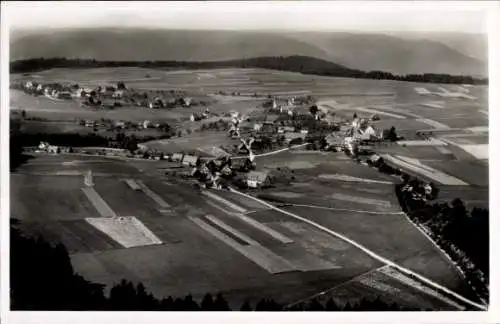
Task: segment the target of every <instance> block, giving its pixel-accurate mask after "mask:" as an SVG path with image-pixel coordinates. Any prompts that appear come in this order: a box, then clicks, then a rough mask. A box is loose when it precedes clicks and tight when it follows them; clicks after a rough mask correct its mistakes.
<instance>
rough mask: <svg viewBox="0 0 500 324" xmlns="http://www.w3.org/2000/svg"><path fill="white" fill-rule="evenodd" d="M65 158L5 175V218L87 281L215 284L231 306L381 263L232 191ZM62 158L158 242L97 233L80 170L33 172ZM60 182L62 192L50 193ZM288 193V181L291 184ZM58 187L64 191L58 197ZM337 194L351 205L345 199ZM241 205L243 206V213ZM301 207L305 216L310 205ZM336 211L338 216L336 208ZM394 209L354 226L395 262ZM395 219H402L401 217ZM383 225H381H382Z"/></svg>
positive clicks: (310, 288) (334, 281) (200, 288)
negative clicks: (58, 247)
mask: <svg viewBox="0 0 500 324" xmlns="http://www.w3.org/2000/svg"><path fill="white" fill-rule="evenodd" d="M72 159H73V157H69V156H67V157H65V156H38V157H36V158H34V159H32V160H30V161H29V163H28V164H26V165H24V166H22V167H21V168H20V169H19V171H18V172H17V173H13V175H12V178H11V179H12V180H11V181H12V182H11V187H12V198H11V199H12V205H11V206H12V217H15V218H19V219H21V221H22V225H21V226H22V228H23V230H24V231H25V232H26V233H30V234H32V235H42V236H43V237H45V238H46V239H48V240H49V241H51V242H53V243H56V242H63V243H64V244H65V245H66V246H67V247H68V250H69V251H70V253H71V260H72V263H73V265H74V267H75V270H76V271H78V272H79V273H81V274H82V275H83V276H84V277H85V278H87V279H89V280H93V281H96V282H101V283H104V284H106V285H107V289H109V288H110V285H112V284H113V283H115V282H118V281H119V280H120V279H121V278H127V279H129V280H131V281H133V282H138V281H141V282H143V283H144V284H145V285H146V286H147V287H148V289H149V290H150V291H152V292H153V293H154V294H155V295H156V296H158V297H163V296H168V295H173V296H181V295H185V294H188V293H191V294H193V296H194V297H195V298H196V299H200V298H201V297H202V296H203V295H204V294H205V293H206V292H212V293H217V292H222V293H224V295H225V296H226V298H227V299H228V300H229V301H230V304H231V306H233V307H239V306H240V305H241V303H242V302H243V301H244V300H247V299H248V300H250V301H255V300H257V299H260V298H262V297H263V296H267V297H272V298H274V299H275V300H277V301H279V302H282V303H285V304H286V303H293V302H295V301H298V300H301V299H304V298H308V297H309V296H312V295H314V294H316V293H317V292H319V291H321V290H327V289H330V288H332V287H335V286H337V285H341V284H342V283H343V282H348V281H349V280H351V279H353V278H356V277H358V276H361V275H363V274H365V273H368V272H369V271H372V270H374V269H378V268H380V267H381V266H382V264H380V262H378V261H377V260H374V259H372V258H371V257H369V256H368V255H366V254H364V253H363V252H362V251H360V250H358V249H357V248H355V247H354V246H351V245H350V244H347V243H346V242H343V241H341V240H339V239H338V238H336V237H333V236H330V235H328V234H326V233H322V232H321V231H318V229H316V228H314V227H312V226H310V225H308V224H305V223H301V222H298V221H297V220H294V219H292V218H290V217H288V216H286V215H284V214H282V213H278V212H275V211H271V210H268V209H267V207H265V206H264V205H261V204H259V203H257V202H254V201H252V200H249V199H244V198H242V197H241V196H239V195H236V194H233V193H230V192H214V193H212V194H211V193H208V195H203V196H198V194H196V193H194V192H193V190H192V189H191V188H190V187H188V186H185V185H182V184H177V185H173V184H170V183H168V182H164V181H159V180H158V179H156V178H155V177H151V176H149V175H147V174H145V173H140V172H137V171H136V172H133V171H131V172H130V173H129V175H128V176H126V175H124V176H123V177H122V176H119V177H114V178H113V177H106V176H104V173H105V171H106V170H104V167H103V165H106V168H107V170H108V172H114V167H115V166H117V167H119V168H125V166H120V164H123V163H124V162H115V161H111V160H108V162H106V163H104V162H103V161H104V160H107V159H104V158H90V157H86V158H82V159H81V160H79V162H72V163H68V162H71V161H72ZM63 165H72V168H74V169H78V168H80V171H85V170H88V169H89V168H97V169H99V170H100V172H101V173H103V176H95V177H94V183H95V187H94V189H95V192H96V194H97V195H98V196H99V197H101V199H102V200H103V201H105V202H106V204H107V205H108V206H109V208H110V209H111V210H113V212H114V213H115V214H116V215H117V216H118V217H126V219H129V218H130V217H132V216H133V217H135V219H137V221H140V222H141V223H142V224H143V226H144V227H145V228H147V229H148V231H150V232H151V233H153V234H154V236H155V237H157V238H158V240H160V241H161V244H159V245H148V244H150V243H148V242H145V241H140V242H138V243H137V244H139V246H136V247H130V248H124V246H123V243H124V241H122V242H121V243H120V242H119V240H117V238H116V234H110V235H109V236H108V235H106V234H104V232H106V231H104V232H103V231H101V230H98V229H97V228H95V227H93V226H91V225H90V224H89V223H88V222H87V221H85V219H97V220H98V221H99V222H101V221H100V220H99V219H102V220H104V219H106V218H101V216H100V214H99V212H98V210H97V209H95V208H94V207H93V205H92V204H91V202H90V201H89V199H88V198H87V197H86V196H85V194H84V193H83V191H82V189H81V188H82V187H83V177H81V176H55V175H52V176H47V175H45V176H42V175H39V173H41V172H49V171H50V168H52V169H60V168H61V167H62V166H63ZM38 168H40V170H38ZM131 170H132V169H131ZM124 171H125V169H124V170H123V171H120V173H121V172H124ZM126 180H133V181H134V183H135V184H137V186H138V187H140V188H141V189H139V190H138V189H137V188H135V187H134V188H131V187H130V186H129V184H127V181H126ZM63 183H64V185H63ZM337 185H340V186H341V188H342V190H344V192H350V193H351V194H352V195H354V193H353V192H354V191H356V195H357V196H363V195H365V197H366V198H367V199H368V198H369V197H371V199H375V198H373V197H374V196H373V195H375V196H378V197H383V198H379V199H381V200H382V199H383V200H386V199H387V193H388V192H390V190H392V186H390V185H382V186H386V187H387V190H386V191H383V190H382V191H380V192H379V193H375V194H374V193H370V192H369V189H372V192H373V191H374V190H376V189H377V186H380V184H367V186H363V188H361V189H364V190H365V191H363V190H355V189H354V188H355V185H354V184H353V183H352V182H342V183H340V184H337ZM318 186H319V185H318ZM58 187H61V190H59V191H54V188H58ZM298 187H299V188H300V186H298ZM325 187H326V186H325ZM325 187H318V188H319V189H317V190H318V192H319V191H321V190H325V191H326V190H327V189H325ZM63 188H64V190H62V189H63ZM145 189H147V190H145ZM379 189H380V188H379ZM367 190H368V192H367ZM295 191H297V190H296V189H295V186H292V188H291V189H290V192H295ZM330 194H331V193H330ZM61 195H62V197H64V199H60V197H61ZM366 195H368V196H366ZM28 197H29V199H28ZM214 197H215V198H214ZM217 197H220V198H217ZM340 198H344V197H340ZM391 199H392V198H391ZM48 202H50V203H48ZM228 202H229V203H228ZM339 202H340V203H342V204H344V203H345V204H349V203H350V202H349V201H346V200H345V199H340V200H339ZM391 205H392V202H391ZM235 208H236V209H235ZM294 208H300V207H294ZM380 208H387V206H385V205H381V206H380ZM386 210H387V209H386ZM242 211H245V212H244V213H243V214H242V213H241V212H242ZM307 214H311V213H310V211H309V212H308V213H306V215H307ZM318 215H322V213H318ZM335 215H338V217H345V216H343V215H344V214H343V213H340V214H335ZM352 215H354V216H352ZM352 215H350V216H349V217H351V216H352V218H353V221H355V222H357V223H358V222H361V223H364V222H366V221H367V220H369V219H370V218H368V219H363V220H362V218H360V219H359V220H356V217H366V215H364V214H363V215H362V216H361V215H358V214H356V213H354V214H352ZM377 216H379V215H377ZM392 216H394V217H401V216H400V215H392ZM392 216H391V215H385V216H380V217H384V220H382V221H381V219H380V218H378V221H377V222H375V223H377V224H371V223H367V224H366V225H363V226H362V227H361V229H357V231H358V232H359V231H361V232H362V231H368V230H369V229H368V228H369V227H370V226H374V227H373V228H375V232H376V233H377V238H378V239H377V240H376V241H378V242H379V243H378V244H380V245H382V246H385V245H387V246H389V247H387V246H385V247H384V248H383V249H382V248H381V249H382V252H383V251H388V252H387V253H388V254H390V256H398V260H401V259H402V258H403V259H404V258H409V256H414V254H415V253H416V252H412V250H408V251H404V250H405V248H404V247H398V245H396V244H395V243H393V242H394V241H395V238H394V237H393V236H390V235H388V236H390V240H389V238H386V239H382V237H383V236H384V234H385V233H387V232H388V231H389V229H390V228H391V226H395V225H387V224H391V223H392V222H397V220H394V219H393V220H390V221H386V220H387V219H392V218H390V217H392ZM108 219H109V218H108ZM372 219H373V215H372ZM399 219H401V218H399ZM361 220H362V221H361ZM401 222H402V223H403V224H404V219H401ZM346 223H349V222H347V221H346ZM383 223H385V224H386V226H389V227H388V228H386V229H385V230H383V228H384V226H382V225H381V224H383ZM335 228H336V229H337V225H335ZM348 228H352V227H348ZM120 231H123V230H120ZM114 233H116V231H115V232H114ZM127 233H128V234H127ZM405 233H406V232H405ZM120 235H122V236H123V235H126V237H127V238H128V235H132V236H134V235H135V234H134V232H133V231H132V232H130V230H125V232H121V234H120ZM369 236H373V235H372V234H371V235H369ZM356 238H357V237H356ZM387 240H389V241H387ZM391 240H392V241H391ZM387 242H389V243H387ZM128 243H130V241H128ZM128 243H126V244H125V245H127V244H128ZM408 244H409V243H408ZM420 244H423V243H422V242H420V243H418V244H416V245H412V246H413V248H414V249H417V250H418V249H420V246H421V245H420ZM132 245H134V244H132V243H131V245H130V246H132ZM409 245H411V244H409ZM407 248H408V247H407ZM382 252H381V253H382ZM412 253H413V254H412ZM193 260H196V261H195V262H193ZM407 262H410V261H407ZM415 262H416V261H415ZM398 282H401V281H398ZM398 285H401V284H400V283H398ZM401 287H402V288H400V289H403V290H404V291H406V292H409V293H410V292H412V291H413V294H418V293H417V292H416V291H414V290H415V288H413V287H412V285H408V284H403V286H401ZM365 291H366V292H368V291H369V289H368V288H366V289H365ZM380 293H381V292H380ZM367 294H368V293H367ZM368 295H369V294H368ZM351 298H354V296H348V297H346V298H343V299H340V300H341V301H343V302H345V301H348V300H350V299H351ZM392 298H396V299H398V300H399V299H400V298H399V297H397V296H392ZM420 298H421V300H420V301H419V300H418V299H414V300H413V301H411V302H410V304H412V305H414V306H415V305H433V307H437V308H440V309H448V308H449V307H450V306H449V305H447V304H446V303H443V302H440V301H439V300H438V299H436V298H434V297H432V296H431V295H428V294H427V295H425V294H424V295H423V296H422V297H420ZM402 302H403V301H402ZM404 303H408V301H406V302H404ZM429 303H430V304H429Z"/></svg>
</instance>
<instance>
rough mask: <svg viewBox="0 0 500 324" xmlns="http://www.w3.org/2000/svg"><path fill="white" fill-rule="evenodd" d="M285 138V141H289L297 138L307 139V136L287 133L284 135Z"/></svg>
mask: <svg viewBox="0 0 500 324" xmlns="http://www.w3.org/2000/svg"><path fill="white" fill-rule="evenodd" d="M284 136H285V139H287V140H294V139H296V138H302V139H304V138H306V134H302V133H285V134H284Z"/></svg>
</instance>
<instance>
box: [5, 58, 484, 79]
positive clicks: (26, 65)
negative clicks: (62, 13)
mask: <svg viewBox="0 0 500 324" xmlns="http://www.w3.org/2000/svg"><path fill="white" fill-rule="evenodd" d="M99 67H143V68H171V69H174V68H178V69H179V68H180V69H211V68H265V69H273V70H280V71H290V72H299V73H303V74H313V75H323V76H332V77H346V78H360V79H377V80H398V81H411V82H429V83H454V84H488V79H487V78H474V77H472V76H465V75H448V74H433V73H424V74H408V75H395V74H392V73H389V72H383V71H370V72H365V71H361V70H356V69H350V68H347V67H345V66H342V65H338V64H335V63H332V62H329V61H325V60H321V59H317V58H314V57H308V56H298V55H296V56H286V57H283V56H277V57H274V56H273V57H271V56H266V57H257V58H248V59H238V60H229V61H205V62H195V61H96V60H94V59H66V58H50V59H44V58H34V59H28V60H19V61H13V62H11V63H10V72H11V73H29V72H36V71H42V70H48V69H52V68H99Z"/></svg>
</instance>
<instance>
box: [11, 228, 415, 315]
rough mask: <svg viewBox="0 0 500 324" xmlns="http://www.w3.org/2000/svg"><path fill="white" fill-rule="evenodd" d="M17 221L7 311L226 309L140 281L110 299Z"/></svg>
mask: <svg viewBox="0 0 500 324" xmlns="http://www.w3.org/2000/svg"><path fill="white" fill-rule="evenodd" d="M19 225H20V222H19V221H18V220H16V219H11V226H10V232H11V234H10V239H11V244H10V248H11V253H10V277H11V278H10V298H11V309H12V310H47V311H55V310H117V311H119V310H127V311H230V310H232V309H231V308H230V307H229V304H228V302H227V301H226V300H225V298H224V297H223V296H222V295H221V294H217V295H215V296H214V295H211V294H206V295H205V296H204V297H203V299H202V300H201V302H197V301H196V300H194V299H193V297H192V296H191V295H188V296H185V297H183V298H173V297H168V298H162V299H157V298H156V297H155V296H153V295H152V294H151V293H149V292H148V291H147V290H146V288H145V287H144V285H143V284H142V283H138V284H136V285H134V284H133V283H131V282H129V281H127V280H121V282H119V283H118V284H116V285H114V286H113V287H112V288H111V290H110V293H109V296H106V295H105V294H104V285H102V284H97V283H93V282H90V281H88V280H86V279H84V278H83V277H82V276H80V275H79V274H78V273H76V272H75V271H74V269H73V267H72V264H71V260H70V257H69V254H68V252H67V250H66V248H65V247H64V246H63V245H61V244H59V245H56V246H53V245H51V244H49V243H47V242H46V241H45V240H43V239H42V238H32V237H26V236H24V235H23V233H22V232H21V230H20V229H19ZM234 310H242V311H252V310H256V311H282V310H290V311H323V310H326V311H341V310H343V311H358V310H359V311H361V310H373V311H377V310H406V309H405V308H401V307H398V306H397V305H394V304H387V303H385V302H383V301H381V300H379V299H376V300H364V299H362V300H359V301H358V302H357V303H353V304H346V305H341V304H338V303H336V302H334V301H333V300H332V299H329V300H328V301H326V303H324V304H322V303H320V302H319V301H318V300H312V301H309V302H306V303H302V304H299V305H295V306H293V307H288V308H287V307H284V306H283V305H280V304H279V303H277V302H275V301H273V300H271V299H266V298H263V299H261V300H260V301H259V302H257V303H255V304H254V305H253V306H252V305H251V304H250V303H249V302H245V303H243V304H242V305H241V307H239V308H236V309H234Z"/></svg>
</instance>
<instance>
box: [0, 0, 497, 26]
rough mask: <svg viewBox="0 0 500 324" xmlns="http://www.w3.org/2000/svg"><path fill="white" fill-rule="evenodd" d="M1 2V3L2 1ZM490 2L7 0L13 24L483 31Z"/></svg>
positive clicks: (6, 5) (7, 11)
mask: <svg viewBox="0 0 500 324" xmlns="http://www.w3.org/2000/svg"><path fill="white" fill-rule="evenodd" d="M4 5H5V6H4ZM493 6H495V2H493V1H492V2H479V3H478V2H474V3H473V2H466V1H460V2H451V1H443V2H437V3H436V2H434V3H430V2H411V3H405V1H403V2H379V1H374V2H361V1H359V2H355V1H353V2H340V1H335V2H329V1H322V2H283V1H282V2H238V3H235V2H210V3H206V2H170V3H165V2H149V3H148V2H72V3H65V2H57V3H55V2H52V3H51V2H48V3H46V2H38V3H34V2H25V3H22V2H7V3H3V4H2V11H4V9H7V10H6V11H5V12H3V13H2V14H3V16H4V15H5V16H6V18H7V19H8V21H9V24H10V26H12V27H13V28H15V29H17V28H22V29H25V28H26V29H32V28H37V29H38V28H47V27H53V28H65V27H101V26H102V27H104V26H106V27H108V26H114V27H119V26H131V27H154V28H175V29H239V30H241V29H274V30H275V29H285V30H325V31H327V30H350V31H361V32H367V31H373V32H377V31H441V32H470V33H481V32H486V28H487V15H488V10H489V9H490V10H491V8H492V7H493Z"/></svg>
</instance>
